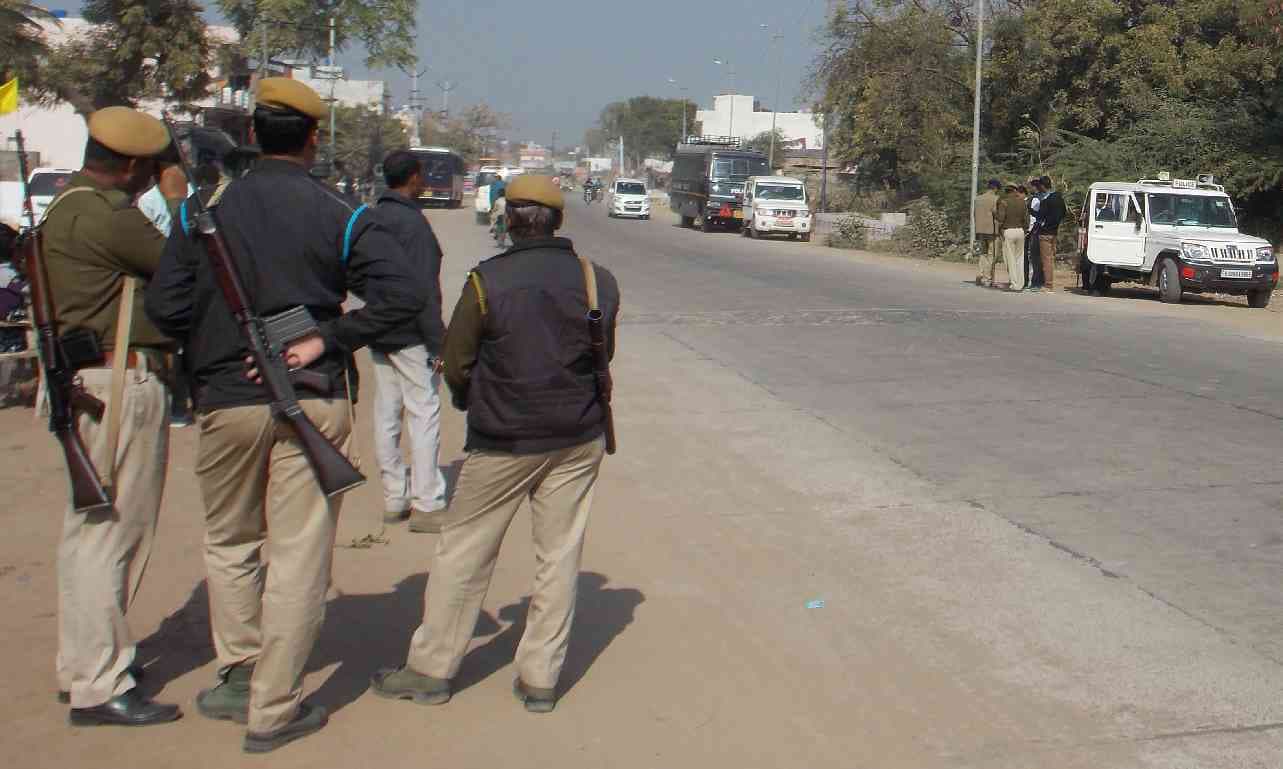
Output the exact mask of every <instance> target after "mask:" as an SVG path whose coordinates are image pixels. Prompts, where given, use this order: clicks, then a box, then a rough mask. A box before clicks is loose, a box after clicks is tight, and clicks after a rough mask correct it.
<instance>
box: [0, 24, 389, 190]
mask: <svg viewBox="0 0 1283 769" xmlns="http://www.w3.org/2000/svg"><path fill="white" fill-rule="evenodd" d="M59 21H60V22H61V23H59V24H54V23H53V22H42V24H41V26H42V27H43V28H44V34H45V37H46V38H47V39H48V40H49V42H50V43H51V44H52V45H58V44H59V43H61V42H64V41H67V40H70V39H73V38H75V37H76V36H79V35H83V34H85V33H86V32H88V31H89V29H90V28H91V27H92V25H91V24H90V23H89V22H87V21H85V20H84V19H83V18H79V17H63V18H60V19H59ZM209 33H210V35H211V36H212V37H213V38H214V39H215V40H216V41H221V42H225V43H233V42H235V41H236V40H237V39H238V36H237V33H236V30H235V29H233V28H232V27H228V26H217V25H210V27H209ZM275 65H276V61H275V60H273V67H275ZM210 66H211V67H212V68H213V70H212V71H211V75H212V77H213V81H214V82H213V85H212V86H211V88H210V94H209V96H208V97H207V98H206V99H204V100H202V101H200V102H198V103H197V104H196V106H197V107H199V108H200V109H201V115H200V116H199V117H198V118H197V121H198V122H200V123H201V124H202V125H207V126H210V127H219V128H223V129H224V130H228V128H229V127H230V126H233V125H244V124H245V123H246V116H247V114H248V112H249V111H250V110H252V109H253V106H254V105H253V98H252V96H251V95H250V94H249V93H248V92H247V91H244V90H236V89H234V88H232V87H230V86H231V84H232V83H234V82H236V79H235V78H233V77H232V76H231V74H230V73H225V72H223V71H221V70H220V69H218V67H217V64H216V63H215V62H211V64H210ZM273 74H277V73H276V72H274V73H273ZM280 74H289V76H290V77H293V78H295V79H297V80H301V81H302V82H305V83H307V84H308V85H310V86H311V87H313V88H315V89H316V91H317V93H319V94H321V97H322V98H330V96H331V94H332V95H333V98H334V99H335V100H337V102H338V103H339V104H342V105H364V106H372V107H375V108H376V109H378V110H380V111H382V110H383V108H384V103H385V102H384V94H385V93H386V91H387V84H386V83H385V82H384V81H382V80H349V79H347V78H346V77H345V75H344V72H343V70H342V68H341V67H334V68H332V69H331V68H327V67H303V66H297V65H295V64H293V63H289V62H287V63H286V64H285V65H284V66H283V68H282V71H281V73H280ZM240 79H241V80H242V81H243V79H244V77H243V75H242V77H241V78H240ZM18 99H19V109H18V111H17V112H13V113H10V114H8V115H0V149H5V150H14V149H16V146H15V145H14V142H13V139H12V137H13V134H14V131H15V130H16V129H22V133H23V136H24V138H25V140H26V144H27V151H28V152H34V153H39V163H40V164H41V165H43V166H52V167H57V168H79V167H80V165H81V163H82V161H83V160H84V151H85V141H86V139H87V138H88V136H89V133H88V131H87V129H86V127H85V121H84V119H83V118H82V117H80V116H79V115H77V114H76V111H75V110H74V109H72V107H71V106H70V105H68V104H55V105H54V106H52V107H42V106H39V105H33V104H30V103H29V102H26V101H25V100H23V97H22V94H21V93H19V95H18ZM138 106H139V108H140V109H142V110H144V111H145V112H149V113H151V114H153V115H156V116H157V117H159V116H160V113H161V110H162V109H163V108H164V107H165V103H164V102H163V101H161V100H149V101H144V102H142V103H140V104H139V105H138ZM228 133H229V134H231V135H232V136H233V137H234V138H235V139H237V140H239V141H243V140H244V139H245V137H244V136H242V135H238V134H241V133H243V132H242V131H236V130H228Z"/></svg>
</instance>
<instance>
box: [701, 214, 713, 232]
mask: <svg viewBox="0 0 1283 769" xmlns="http://www.w3.org/2000/svg"><path fill="white" fill-rule="evenodd" d="M699 231H700V232H712V231H713V224H712V222H710V221H709V220H708V217H707V216H701V217H700V218H699Z"/></svg>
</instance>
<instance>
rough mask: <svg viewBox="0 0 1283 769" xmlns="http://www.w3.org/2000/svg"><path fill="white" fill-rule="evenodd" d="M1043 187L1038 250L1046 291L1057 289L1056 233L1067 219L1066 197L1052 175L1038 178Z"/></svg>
mask: <svg viewBox="0 0 1283 769" xmlns="http://www.w3.org/2000/svg"><path fill="white" fill-rule="evenodd" d="M1038 185H1039V186H1040V187H1041V188H1042V189H1043V191H1044V193H1045V194H1044V195H1043V199H1042V203H1040V204H1039V206H1038V252H1039V255H1040V256H1041V262H1042V276H1043V285H1042V290H1043V292H1044V293H1048V294H1050V293H1052V292H1054V291H1055V290H1056V287H1055V283H1056V235H1057V234H1058V233H1059V232H1060V223H1061V222H1062V221H1064V219H1065V199H1064V197H1062V196H1061V194H1060V193H1059V192H1057V191H1056V185H1055V184H1053V183H1052V181H1051V177H1050V176H1044V177H1042V178H1041V179H1039V180H1038Z"/></svg>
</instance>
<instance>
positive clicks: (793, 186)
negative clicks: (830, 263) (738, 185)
mask: <svg viewBox="0 0 1283 769" xmlns="http://www.w3.org/2000/svg"><path fill="white" fill-rule="evenodd" d="M811 227H812V217H811V208H810V206H808V205H807V203H806V183H805V182H803V181H802V180H801V179H794V178H793V177H791V176H754V177H751V178H749V180H748V183H747V184H745V185H744V229H743V230H741V232H743V234H744V235H745V236H746V237H749V238H758V237H761V236H763V235H766V234H768V233H773V232H784V233H788V236H789V238H790V239H796V238H798V237H801V238H802V240H803V241H808V240H810V239H811Z"/></svg>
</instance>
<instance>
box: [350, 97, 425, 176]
mask: <svg viewBox="0 0 1283 769" xmlns="http://www.w3.org/2000/svg"><path fill="white" fill-rule="evenodd" d="M334 114H335V118H336V120H335V129H334V159H335V160H338V161H341V162H342V163H343V165H344V166H345V167H347V169H348V170H349V171H351V172H352V173H354V174H355V175H356V176H357V177H358V178H362V179H369V178H372V177H373V176H374V169H375V166H377V165H379V164H380V163H382V162H383V158H384V157H386V156H387V154H388V153H389V152H391V151H392V150H394V149H401V148H404V147H408V146H409V144H410V142H409V137H408V135H407V134H406V130H405V125H404V124H403V123H402V122H401V121H400V120H397V119H396V118H394V117H392V116H391V115H386V114H383V112H382V111H381V110H378V109H376V108H374V107H368V106H358V107H345V106H339V107H336V108H335V110H334Z"/></svg>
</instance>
